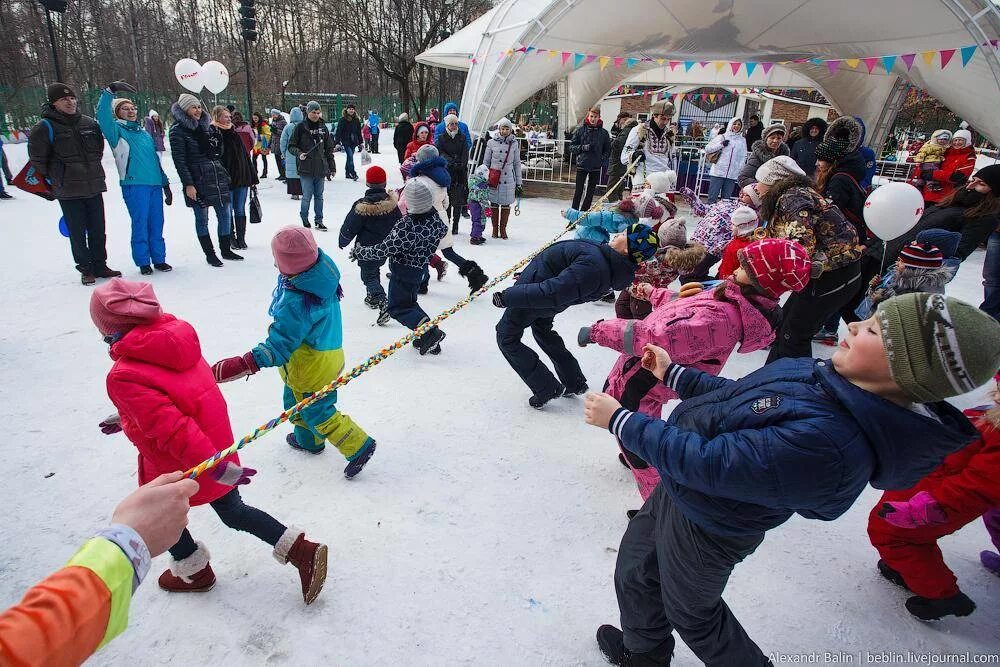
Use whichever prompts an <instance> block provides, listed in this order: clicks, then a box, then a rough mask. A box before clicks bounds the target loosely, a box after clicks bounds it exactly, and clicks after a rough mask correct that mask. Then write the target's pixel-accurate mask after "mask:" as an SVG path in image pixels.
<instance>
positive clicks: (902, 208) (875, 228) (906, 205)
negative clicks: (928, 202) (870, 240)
mask: <svg viewBox="0 0 1000 667" xmlns="http://www.w3.org/2000/svg"><path fill="white" fill-rule="evenodd" d="M923 214H924V197H923V195H921V194H920V190H917V189H916V188H915V187H913V186H912V185H910V184H909V183H899V182H893V183H887V184H885V185H882V186H879V187H877V188H875V189H874V190H873V191H872V193H871V194H870V195H868V199H866V200H865V223H867V225H868V229H870V230H871V231H872V233H873V234H875V236H877V237H879V238H880V239H882V240H883V241H891V240H893V239H897V238H899V237H900V236H902V235H903V234H905V233H906V232H908V231H910V230H911V229H913V226H914V225H915V224H917V221H918V220H920V216H921V215H923ZM862 242H864V241H863V240H862Z"/></svg>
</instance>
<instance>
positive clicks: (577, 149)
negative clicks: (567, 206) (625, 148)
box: [570, 107, 611, 211]
mask: <svg viewBox="0 0 1000 667" xmlns="http://www.w3.org/2000/svg"><path fill="white" fill-rule="evenodd" d="M570 146H571V148H572V150H573V152H574V153H575V154H576V191H575V192H574V193H573V204H572V208H574V209H576V210H578V211H589V210H590V204H591V202H592V201H593V199H594V190H596V189H597V182H598V181H600V180H601V168H602V167H603V166H604V165H605V164H606V163H607V162H608V159H609V158H610V157H611V137H610V136H609V135H608V131H607V130H605V129H604V121H602V120H601V110H600V109H599V108H598V107H594V108H593V109H591V110H590V111H589V112H588V113H587V117H586V118H585V119H584V120H583V122H582V123H580V126H579V127H578V128H576V132H574V133H573V141H572V142H570ZM584 191H586V194H584Z"/></svg>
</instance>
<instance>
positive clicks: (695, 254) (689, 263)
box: [658, 243, 705, 273]
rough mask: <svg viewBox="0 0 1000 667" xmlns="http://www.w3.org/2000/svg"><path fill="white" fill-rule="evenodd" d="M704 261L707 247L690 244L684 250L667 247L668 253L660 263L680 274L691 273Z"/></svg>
mask: <svg viewBox="0 0 1000 667" xmlns="http://www.w3.org/2000/svg"><path fill="white" fill-rule="evenodd" d="M658 254H659V253H658ZM703 259H705V246H703V245H701V244H700V243H688V244H687V245H686V246H684V247H683V248H678V247H677V246H667V248H666V252H664V253H663V255H662V256H661V257H660V262H662V263H663V264H665V265H666V266H668V267H670V268H671V269H674V270H675V271H677V272H678V273H689V272H691V271H692V270H693V269H694V267H696V266H698V264H699V263H701V260H703Z"/></svg>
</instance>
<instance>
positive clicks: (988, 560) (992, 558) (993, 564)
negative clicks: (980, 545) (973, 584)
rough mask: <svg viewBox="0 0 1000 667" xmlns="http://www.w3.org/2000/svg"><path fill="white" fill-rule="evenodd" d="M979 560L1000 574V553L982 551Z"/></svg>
mask: <svg viewBox="0 0 1000 667" xmlns="http://www.w3.org/2000/svg"><path fill="white" fill-rule="evenodd" d="M979 562H981V563H982V564H983V567H985V568H986V569H987V570H989V571H990V572H992V573H993V574H995V575H997V576H1000V554H997V552H995V551H980V552H979Z"/></svg>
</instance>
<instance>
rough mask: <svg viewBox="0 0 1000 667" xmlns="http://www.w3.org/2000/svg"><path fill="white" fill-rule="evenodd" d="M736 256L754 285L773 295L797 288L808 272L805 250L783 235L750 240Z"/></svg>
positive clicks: (810, 272) (799, 289) (809, 265)
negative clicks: (782, 237) (781, 237)
mask: <svg viewBox="0 0 1000 667" xmlns="http://www.w3.org/2000/svg"><path fill="white" fill-rule="evenodd" d="M736 256H737V258H739V260H740V266H742V267H743V270H744V271H746V272H747V274H748V275H749V276H750V279H751V280H752V281H753V282H754V283H755V284H756V285H757V287H760V288H761V290H762V291H763V292H764V293H765V294H768V295H770V296H772V297H774V298H775V299H777V298H778V297H780V296H781V295H782V294H784V293H785V292H788V291H792V292H801V291H802V290H803V289H804V288H805V286H806V285H807V284H808V283H809V278H810V276H811V274H812V262H811V261H810V260H809V253H808V252H806V249H805V248H803V247H802V246H801V245H799V244H798V243H797V242H795V241H789V240H787V239H761V240H759V241H754V242H753V243H751V244H750V245H748V246H747V247H745V248H741V249H740V250H739V251H737V253H736Z"/></svg>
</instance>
